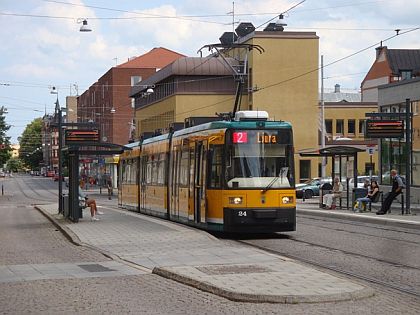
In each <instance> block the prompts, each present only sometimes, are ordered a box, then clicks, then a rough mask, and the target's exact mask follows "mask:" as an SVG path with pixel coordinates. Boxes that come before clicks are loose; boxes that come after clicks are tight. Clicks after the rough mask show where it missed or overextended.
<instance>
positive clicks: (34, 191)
mask: <svg viewBox="0 0 420 315" xmlns="http://www.w3.org/2000/svg"><path fill="white" fill-rule="evenodd" d="M15 183H16V184H17V186H18V187H19V190H20V192H21V193H22V195H24V196H25V197H26V198H27V199H29V200H30V201H31V202H32V203H33V202H34V201H42V202H45V201H49V200H48V199H47V198H46V197H44V198H43V199H41V198H37V197H34V196H29V195H28V194H27V193H26V192H25V187H24V186H23V184H25V186H26V187H27V188H28V189H29V190H31V191H32V192H33V193H34V194H35V195H37V196H39V197H42V195H41V194H40V193H39V192H37V191H36V190H35V189H34V188H33V187H32V186H31V185H28V184H27V183H25V182H24V181H23V180H21V178H16V180H15ZM46 191H47V192H48V193H50V194H52V195H54V196H56V194H54V193H52V192H50V191H49V190H48V189H47V190H46Z"/></svg>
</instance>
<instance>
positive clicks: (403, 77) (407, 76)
mask: <svg viewBox="0 0 420 315" xmlns="http://www.w3.org/2000/svg"><path fill="white" fill-rule="evenodd" d="M412 77H413V75H412V72H411V70H402V71H401V80H408V79H411V78H412Z"/></svg>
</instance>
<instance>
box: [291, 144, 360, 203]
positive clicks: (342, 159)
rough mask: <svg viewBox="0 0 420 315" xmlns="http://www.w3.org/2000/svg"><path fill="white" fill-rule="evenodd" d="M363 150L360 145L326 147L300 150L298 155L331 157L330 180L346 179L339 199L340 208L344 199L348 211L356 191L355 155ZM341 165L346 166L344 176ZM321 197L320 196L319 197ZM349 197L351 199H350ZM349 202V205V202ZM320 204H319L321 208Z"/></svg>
mask: <svg viewBox="0 0 420 315" xmlns="http://www.w3.org/2000/svg"><path fill="white" fill-rule="evenodd" d="M364 151H365V148H364V146H362V145H327V146H325V147H324V148H321V149H302V150H300V151H299V152H298V153H299V155H300V156H302V157H326V158H328V157H331V159H332V171H331V174H332V176H331V178H334V177H335V176H338V177H339V178H340V181H342V180H343V175H345V179H346V189H345V191H344V193H343V196H342V197H341V198H340V207H341V208H343V207H344V205H343V204H342V201H343V200H342V199H345V201H346V203H345V208H346V209H349V208H351V207H352V205H353V199H354V192H355V191H356V189H357V153H359V152H364ZM337 159H338V163H339V165H338V170H336V169H335V168H336V163H335V161H336V160H337ZM343 163H345V166H346V168H345V169H346V174H342V170H343ZM350 178H354V180H353V184H354V187H352V192H353V193H352V195H350V187H349V181H350ZM321 196H322V195H321ZM350 197H351V199H350ZM350 200H351V203H350V202H349V201H350ZM321 204H322V202H320V206H321Z"/></svg>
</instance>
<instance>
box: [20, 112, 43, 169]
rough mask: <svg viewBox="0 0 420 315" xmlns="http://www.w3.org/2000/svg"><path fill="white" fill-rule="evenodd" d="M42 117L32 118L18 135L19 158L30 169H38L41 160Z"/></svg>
mask: <svg viewBox="0 0 420 315" xmlns="http://www.w3.org/2000/svg"><path fill="white" fill-rule="evenodd" d="M41 131H42V118H36V119H34V120H33V121H32V122H31V123H30V124H28V125H27V126H26V128H25V130H24V131H23V133H22V136H21V137H19V144H20V151H19V157H20V159H21V160H22V161H23V162H24V163H25V164H26V165H27V166H28V167H30V168H31V169H39V164H40V163H41V162H42V159H43V156H42V135H41Z"/></svg>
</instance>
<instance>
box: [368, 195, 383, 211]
mask: <svg viewBox="0 0 420 315" xmlns="http://www.w3.org/2000/svg"><path fill="white" fill-rule="evenodd" d="M379 201H380V202H381V203H380V204H378V202H379ZM383 201H384V196H383V193H382V191H379V192H378V193H377V194H376V196H375V198H373V199H372V200H371V201H369V202H368V203H367V205H366V209H368V211H372V206H373V207H374V209H376V207H378V206H379V209H378V210H380V207H382V202H383ZM372 204H373V205H372Z"/></svg>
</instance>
